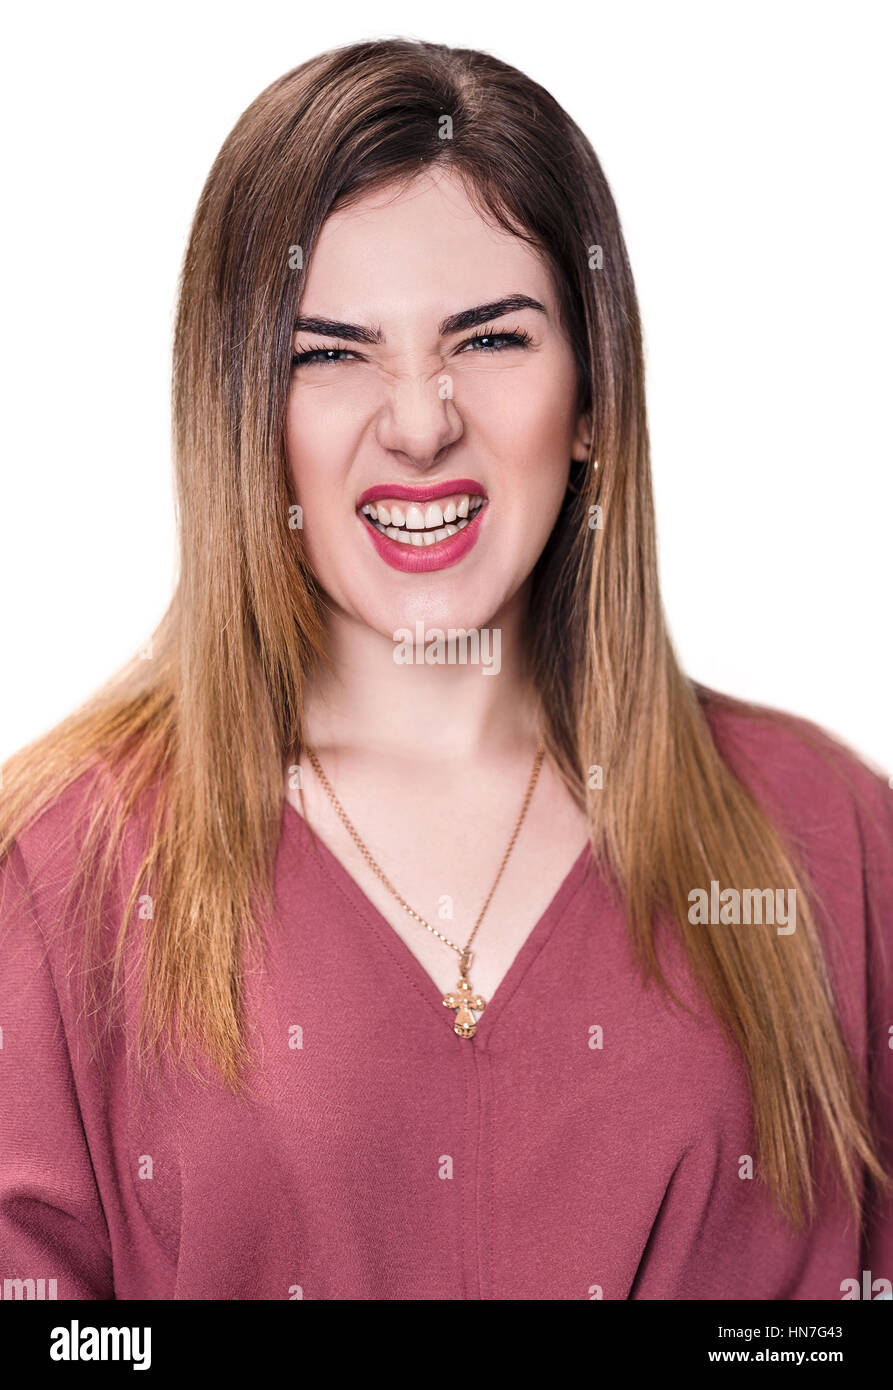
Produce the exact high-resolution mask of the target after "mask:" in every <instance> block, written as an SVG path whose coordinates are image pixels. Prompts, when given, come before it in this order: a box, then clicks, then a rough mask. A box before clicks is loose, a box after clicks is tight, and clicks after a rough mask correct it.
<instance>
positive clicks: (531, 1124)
mask: <svg viewBox="0 0 893 1390" xmlns="http://www.w3.org/2000/svg"><path fill="white" fill-rule="evenodd" d="M174 435H175V440H174V443H175V460H176V473H177V484H178V493H179V520H180V535H181V553H180V574H179V578H178V584H177V589H176V593H175V596H174V599H173V601H172V604H171V606H170V609H169V610H168V612H167V614H166V615H165V618H164V620H163V622H162V623H161V625H160V627H159V629H158V631H157V632H156V633H155V634H154V635H153V640H152V642H151V644H150V647H149V649H148V650H147V651H146V652H145V653H142V654H141V657H140V658H138V659H136V660H135V661H134V662H133V663H132V664H131V666H130V667H129V668H128V669H127V670H126V671H125V672H124V673H123V674H122V675H120V676H119V677H118V678H117V679H116V680H115V682H114V683H113V684H112V685H110V686H109V687H107V688H106V689H105V690H104V691H103V692H102V693H101V694H100V695H98V696H97V697H96V698H95V699H94V700H93V701H92V702H91V703H90V704H89V705H88V706H87V707H86V708H85V709H83V710H81V711H79V712H77V713H76V714H75V715H73V716H72V717H71V718H70V719H68V720H67V721H66V722H65V723H64V724H62V725H61V726H60V727H59V728H57V729H55V730H54V731H52V733H50V734H49V735H48V736H46V737H45V738H43V739H41V740H39V741H38V742H37V743H35V744H34V745H32V746H30V747H29V748H27V749H25V750H23V752H21V753H20V754H19V755H17V756H16V757H15V758H13V759H12V760H11V761H10V762H9V763H8V764H7V767H6V770H5V771H6V776H5V785H4V798H3V805H4V816H3V826H2V831H3V837H2V841H0V850H2V853H3V855H4V860H3V864H4V868H3V873H4V888H3V892H4V900H3V913H4V919H3V941H4V951H3V958H2V960H3V965H2V990H3V993H2V1024H3V1029H4V1034H3V1037H4V1042H3V1047H4V1052H3V1059H4V1061H3V1069H2V1073H0V1075H2V1086H3V1092H2V1115H3V1122H4V1129H5V1131H6V1133H7V1136H8V1137H7V1139H6V1141H5V1154H4V1161H3V1166H2V1176H0V1257H2V1264H3V1271H2V1273H3V1274H4V1275H6V1274H7V1272H8V1273H10V1274H11V1275H13V1276H14V1277H16V1278H19V1279H22V1280H27V1279H31V1278H33V1279H35V1280H39V1279H41V1278H47V1279H54V1280H55V1281H56V1287H57V1291H58V1296H59V1297H60V1298H62V1297H74V1298H94V1299H98V1298H109V1297H115V1298H118V1299H132V1298H162V1299H207V1298H215V1297H216V1298H227V1299H276V1298H286V1299H288V1298H301V1297H306V1298H317V1299H357V1298H371V1299H398V1298H421V1299H435V1298H443V1299H479V1298H480V1299H521V1298H534V1299H575V1298H576V1299H591V1298H608V1299H622V1298H641V1299H649V1298H650V1299H655V1298H659V1299H703V1298H747V1299H768V1298H780V1299H811V1298H823V1299H836V1298H840V1297H842V1296H849V1294H848V1288H849V1284H848V1283H847V1281H852V1280H856V1281H861V1279H862V1272H863V1271H865V1270H868V1271H870V1274H871V1280H870V1281H869V1282H871V1281H872V1280H874V1281H876V1282H875V1283H874V1285H873V1293H871V1294H869V1295H868V1296H877V1295H879V1294H883V1293H884V1292H885V1289H884V1284H883V1281H884V1280H889V1279H890V1277H891V1274H893V1216H891V1208H890V1180H889V1176H888V1170H889V1166H890V1143H891V1127H893V1124H891V1122H893V1105H891V1101H890V1087H891V1083H890V1068H891V1065H893V1061H891V1056H893V1054H891V1053H890V1052H889V1050H886V1049H885V1047H884V1040H885V1037H886V1029H887V1027H888V1024H889V1021H890V1019H891V1018H893V980H891V973H890V965H889V963H888V958H887V954H886V948H888V947H889V930H890V921H891V912H893V837H891V832H893V815H891V811H890V803H889V797H890V793H889V790H888V788H887V786H886V784H885V783H884V781H883V780H882V779H881V777H880V776H878V775H877V774H875V773H874V772H872V771H870V770H869V769H867V768H866V767H865V766H864V765H863V764H861V763H860V762H859V761H858V760H857V759H856V758H855V757H854V756H853V755H852V754H851V753H850V752H849V751H848V750H846V749H845V748H843V747H842V746H841V745H840V744H839V743H836V742H835V741H833V740H831V739H830V738H828V737H827V736H826V735H823V734H822V733H821V731H819V730H818V729H816V728H815V727H814V726H812V725H808V724H806V723H804V722H802V721H798V720H794V719H792V718H790V717H787V716H784V715H781V714H779V713H777V712H773V711H769V710H765V709H759V708H755V707H753V706H750V705H746V704H743V703H741V702H738V701H732V700H730V699H726V698H723V697H721V696H719V695H717V694H715V693H713V692H711V691H708V690H706V689H705V688H703V687H701V686H699V685H697V684H695V683H693V682H692V681H691V680H690V679H689V678H687V677H686V676H685V675H684V674H683V673H682V672H681V671H680V669H679V667H678V664H677V662H676V659H675V657H674V654H673V650H672V647H671V643H670V640H669V637H668V635H667V628H666V624H665V621H664V617H663V614H662V611H661V604H660V597H659V592H658V584H657V566H656V548H655V529H654V518H653V509H652V499H651V485H650V479H649V461H648V441H647V431H646V422H645V405H644V388H643V367H642V352H641V342H640V329H639V319H638V313H637V307H636V298H635V291H634V287H633V281H632V276H631V273H630V269H629V265H628V262H627V257H626V251H625V247H624V243H623V238H622V234H621V230H620V224H619V221H618V217H617V212H616V209H615V206H614V203H613V200H612V198H611V194H610V192H609V190H608V187H607V184H606V182H605V179H604V176H603V174H602V171H601V168H600V167H599V164H598V162H597V160H596V157H595V155H594V154H593V152H592V149H591V147H590V145H589V144H588V142H587V141H586V139H585V137H584V136H583V135H582V134H581V132H580V131H579V130H578V129H577V127H576V126H575V125H574V124H573V122H572V121H571V120H570V119H569V118H568V116H567V115H566V114H565V113H564V112H563V111H562V110H561V108H560V107H559V106H558V105H557V104H556V103H555V101H554V100H553V99H552V98H551V97H550V96H549V95H548V93H547V92H545V91H544V90H543V89H542V88H540V87H538V86H537V85H536V84H535V83H533V82H531V81H530V80H529V79H527V78H526V77H524V76H523V75H522V74H520V73H518V72H517V71H515V70H514V69H512V68H509V67H507V66H506V65H505V64H503V63H500V62H498V61H497V60H496V59H494V58H491V57H489V56H487V55H484V54H480V53H475V52H470V51H465V50H451V49H448V48H445V47H442V46H439V45H435V44H427V43H417V42H410V41H404V40H396V41H387V42H372V43H363V44H357V45H355V46H352V47H349V48H345V49H341V50H338V51H335V52H331V53H327V54H324V55H323V56H321V57H319V58H317V59H315V60H313V61H312V62H308V63H305V64H304V65H303V66H301V67H300V68H297V69H296V70H295V71H293V72H290V73H288V74H286V75H285V76H284V77H282V78H281V79H280V80H279V81H277V82H274V83H273V84H272V86H270V87H269V88H268V89H267V90H266V91H265V92H263V93H262V94H261V96H260V97H259V98H258V99H257V100H256V101H255V102H254V103H253V105H252V106H251V107H250V108H249V109H248V110H247V111H246V112H245V113H244V114H243V116H242V117H241V118H240V120H239V121H238V123H237V125H236V127H235V129H234V130H233V132H232V133H231V135H230V136H229V138H228V139H227V141H226V142H225V144H224V146H223V148H222V150H221V152H220V154H219V156H218V158H217V160H216V162H215V164H214V167H213V169H212V170H211V173H210V176H209V178H208V181H207V184H206V186H205V189H204V191H203V193H202V196H201V199H200V202H199V207H198V211H197V214H196V218H195V222H194V226H193V229H192V233H191V238H190V241H189V246H188V250H187V254H186V259H185V264H184V269H183V275H182V283H181V287H180V300H179V311H178V317H177V325H176V340H175V364H174ZM60 1019H61V1024H62V1027H59V1026H58V1025H59V1023H60ZM23 1097H27V1103H23V1099H22V1098H23ZM860 1287H861V1285H860ZM887 1287H889V1286H887Z"/></svg>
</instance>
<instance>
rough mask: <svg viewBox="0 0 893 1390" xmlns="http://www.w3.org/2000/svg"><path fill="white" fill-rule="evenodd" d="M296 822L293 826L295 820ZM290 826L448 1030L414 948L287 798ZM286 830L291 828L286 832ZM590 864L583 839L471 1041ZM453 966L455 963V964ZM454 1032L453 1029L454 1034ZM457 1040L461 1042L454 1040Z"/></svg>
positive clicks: (499, 1006) (437, 993) (494, 1016)
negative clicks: (315, 854)
mask: <svg viewBox="0 0 893 1390" xmlns="http://www.w3.org/2000/svg"><path fill="white" fill-rule="evenodd" d="M295 822H297V825H295V824H294V823H295ZM289 825H291V826H293V827H294V830H295V831H296V832H297V834H298V837H299V838H300V840H302V841H303V844H304V846H305V847H306V846H309V847H310V848H311V849H312V850H313V851H314V852H316V853H317V854H318V856H319V862H320V863H321V865H322V867H323V869H324V870H325V872H326V873H327V874H328V876H329V877H330V878H331V879H332V880H333V881H334V882H335V883H336V884H337V886H338V887H339V888H340V889H341V890H342V891H343V892H344V893H345V894H346V896H347V897H348V899H349V900H350V903H351V905H352V906H353V908H354V910H355V911H356V912H357V913H358V914H359V916H361V917H362V918H363V919H364V920H365V921H367V922H369V924H370V925H371V926H372V927H373V929H374V931H375V935H376V938H377V939H378V940H379V941H380V943H381V944H382V945H383V946H384V947H385V948H386V950H387V952H388V954H389V955H390V956H391V958H392V959H393V961H394V962H395V964H396V965H397V966H398V967H399V968H400V969H403V970H408V971H409V973H410V974H411V975H412V976H413V978H414V979H415V982H416V985H417V987H418V989H419V991H420V993H421V994H422V997H423V998H424V999H426V1000H427V1001H428V1003H429V1004H430V1005H431V1008H432V1009H434V1010H435V1011H436V1013H437V1016H438V1018H439V1019H440V1021H441V1022H442V1023H443V1024H444V1025H445V1027H446V1028H448V1029H449V1031H450V1033H452V1032H453V1017H452V1015H451V1014H449V1013H448V1011H447V1010H446V1009H445V1007H444V1003H443V992H442V991H441V989H440V988H439V986H438V985H437V984H436V982H435V981H434V979H433V978H432V976H431V975H429V974H428V971H427V970H426V969H425V967H424V966H423V965H422V963H421V961H420V960H419V959H418V957H417V956H416V955H415V953H414V952H413V951H411V950H410V949H409V947H408V946H407V944H406V942H405V941H404V940H403V938H402V937H401V936H400V933H399V932H398V931H396V930H395V929H394V927H392V926H391V924H390V922H389V921H388V919H387V917H385V916H384V914H383V913H382V912H381V911H380V910H379V909H378V908H377V907H376V906H375V903H374V902H373V901H372V899H371V898H369V897H368V896H367V895H366V893H365V892H364V891H363V889H362V888H361V887H360V885H359V884H358V883H357V881H356V879H355V878H354V877H353V875H352V874H351V873H350V872H349V871H348V869H346V868H345V866H344V865H343V864H342V862H341V860H340V859H339V858H338V856H337V855H336V854H335V853H334V851H333V850H331V849H330V848H329V846H328V845H327V844H326V842H325V840H323V838H322V837H321V835H320V834H319V833H318V832H316V831H313V830H311V828H310V826H309V825H308V824H307V822H306V821H305V819H304V817H303V816H302V815H301V813H300V811H299V810H298V808H297V807H296V806H294V805H293V804H292V803H291V801H289V799H288V797H285V799H284V802H283V829H284V828H285V827H286V826H289ZM289 833H290V832H289ZM589 864H590V844H589V842H588V841H587V843H586V844H585V845H584V846H583V848H582V849H581V850H580V853H579V854H578V855H577V858H576V859H575V860H574V863H573V864H572V865H571V867H570V869H569V870H568V872H567V874H566V875H565V877H564V878H563V879H562V881H561V883H560V884H559V886H558V888H557V890H556V892H555V894H554V895H553V897H552V898H551V899H550V901H549V903H548V904H547V906H546V908H545V911H544V912H543V913H542V914H541V915H540V917H539V918H538V919H537V921H536V922H535V923H534V925H533V926H532V927H531V929H530V931H529V932H528V934H527V936H526V937H525V939H524V942H523V943H522V945H521V947H520V949H519V951H518V952H517V954H516V956H515V958H514V960H513V961H512V963H511V964H510V966H509V968H508V970H507V971H506V972H505V974H504V975H503V977H502V979H501V980H500V982H499V984H498V985H497V986H496V989H495V990H494V991H493V995H492V997H491V998H490V999H488V1001H487V1007H486V1009H484V1010H483V1012H482V1013H481V1014H480V1015H479V1016H478V1020H477V1029H476V1032H475V1035H474V1037H473V1038H472V1039H471V1040H470V1041H471V1043H472V1046H474V1045H475V1044H477V1046H478V1047H479V1048H480V1047H481V1046H482V1044H481V1041H480V1039H481V1037H482V1036H483V1038H484V1040H486V1038H488V1037H489V1035H490V1033H491V1032H492V1030H493V1026H494V1024H495V1022H496V1021H497V1020H498V1018H499V1016H500V1014H501V1013H502V1011H503V1010H504V1008H505V1006H506V1004H507V1002H508V1000H509V999H510V998H511V997H512V995H513V994H514V993H515V991H516V990H517V988H518V986H519V985H520V983H521V980H522V979H523V977H524V975H525V974H526V972H527V970H528V968H529V967H530V965H532V963H533V961H534V959H535V957H536V956H538V955H539V953H540V951H541V950H542V948H543V946H545V944H546V942H547V940H548V939H549V937H550V936H551V934H552V930H553V928H554V927H555V926H556V925H557V923H558V921H559V920H560V918H561V917H562V915H563V914H564V911H565V909H566V908H567V906H568V904H569V902H570V900H571V899H572V898H573V896H574V894H575V893H576V892H577V889H578V888H579V886H580V884H581V883H582V881H583V878H584V876H585V874H586V871H587V869H588V867H589ZM457 971H458V963H457ZM453 1036H455V1034H453ZM456 1041H457V1042H459V1041H463V1042H464V1040H462V1039H458V1038H457V1039H456Z"/></svg>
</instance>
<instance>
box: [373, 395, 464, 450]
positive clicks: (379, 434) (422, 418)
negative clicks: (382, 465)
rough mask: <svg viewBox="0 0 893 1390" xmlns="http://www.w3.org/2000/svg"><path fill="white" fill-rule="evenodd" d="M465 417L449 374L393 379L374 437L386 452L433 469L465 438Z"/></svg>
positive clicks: (380, 412) (379, 415)
mask: <svg viewBox="0 0 893 1390" xmlns="http://www.w3.org/2000/svg"><path fill="white" fill-rule="evenodd" d="M462 430H463V425H462V418H461V416H460V414H459V411H458V410H457V409H456V405H455V403H454V401H453V399H452V389H451V382H450V379H449V376H448V375H447V373H445V372H443V371H438V372H435V373H434V374H433V375H431V374H428V373H425V374H422V375H418V376H414V377H412V378H408V377H406V376H401V377H400V378H399V379H392V381H391V383H390V385H389V387H388V395H387V400H386V401H385V402H384V403H383V404H382V406H381V409H380V411H379V414H378V419H377V421H376V426H375V437H376V440H377V442H378V443H379V444H380V445H381V447H382V448H383V449H386V450H387V451H388V452H389V453H392V454H402V455H403V456H404V458H405V459H407V460H408V461H409V463H410V464H411V465H412V466H413V467H414V468H417V469H420V470H421V469H428V468H433V467H435V465H436V464H437V463H438V462H439V461H440V456H441V454H442V453H443V451H444V450H445V449H447V448H449V446H450V445H451V444H455V442H456V440H457V439H459V438H460V437H461V435H462Z"/></svg>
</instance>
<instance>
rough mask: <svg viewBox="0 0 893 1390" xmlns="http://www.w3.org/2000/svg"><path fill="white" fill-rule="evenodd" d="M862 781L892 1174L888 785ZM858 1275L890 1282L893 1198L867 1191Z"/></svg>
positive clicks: (880, 1103) (874, 1048) (870, 989)
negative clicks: (865, 1274)
mask: <svg viewBox="0 0 893 1390" xmlns="http://www.w3.org/2000/svg"><path fill="white" fill-rule="evenodd" d="M864 780H865V783H866V784H867V786H868V794H867V796H866V797H865V798H864V801H863V808H862V810H861V812H860V824H861V827H862V838H863V847H864V860H863V864H864V869H863V891H864V901H865V920H866V926H867V932H868V943H867V946H868V949H867V953H866V971H867V976H868V978H867V981H866V985H867V990H866V993H867V998H868V1020H867V1022H868V1075H869V1087H870V1098H871V1108H872V1112H873V1115H874V1120H875V1128H876V1132H877V1136H878V1139H879V1142H880V1146H881V1157H882V1160H883V1162H884V1166H885V1167H886V1169H887V1172H888V1173H890V1174H891V1176H893V787H890V786H889V785H888V784H887V783H885V782H884V781H883V780H882V779H881V778H880V777H877V776H875V775H874V774H873V773H872V774H869V775H868V776H867V777H866V778H865V779H864ZM862 1271H863V1272H861V1273H860V1275H859V1277H860V1278H861V1279H862V1280H863V1281H864V1271H870V1272H871V1281H872V1283H874V1281H875V1280H887V1281H890V1282H893V1195H891V1196H890V1197H888V1198H887V1199H886V1200H884V1199H882V1198H880V1197H879V1196H878V1194H877V1193H876V1192H875V1191H872V1190H870V1191H869V1193H868V1196H867V1199H866V1223H865V1236H864V1241H863V1263H862ZM866 1282H867V1281H866ZM877 1287H878V1288H879V1289H883V1288H884V1286H883V1285H880V1286H877ZM874 1296H875V1297H877V1296H878V1293H875V1295H874ZM880 1296H882V1297H884V1296H885V1297H888V1298H889V1297H890V1294H889V1293H886V1294H884V1293H881V1294H880Z"/></svg>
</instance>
